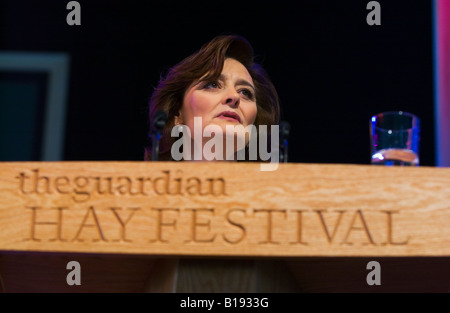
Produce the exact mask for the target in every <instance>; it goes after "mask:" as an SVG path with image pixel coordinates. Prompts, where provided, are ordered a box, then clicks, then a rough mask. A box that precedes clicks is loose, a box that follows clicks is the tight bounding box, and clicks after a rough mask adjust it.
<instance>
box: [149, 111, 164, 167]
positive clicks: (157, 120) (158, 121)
mask: <svg viewBox="0 0 450 313" xmlns="http://www.w3.org/2000/svg"><path fill="white" fill-rule="evenodd" d="M166 122H167V114H166V113H165V112H164V111H157V112H156V113H155V116H154V117H153V120H152V133H151V137H152V161H158V155H159V142H160V140H161V135H162V134H161V133H162V130H163V129H164V126H166Z"/></svg>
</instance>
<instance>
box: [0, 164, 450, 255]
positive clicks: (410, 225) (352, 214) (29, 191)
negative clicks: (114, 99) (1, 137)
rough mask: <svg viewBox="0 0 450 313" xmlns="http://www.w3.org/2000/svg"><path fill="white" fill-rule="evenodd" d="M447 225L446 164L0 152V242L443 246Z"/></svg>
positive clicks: (178, 247)
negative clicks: (45, 156)
mask: <svg viewBox="0 0 450 313" xmlns="http://www.w3.org/2000/svg"><path fill="white" fill-rule="evenodd" d="M449 225H450V169H449V168H431V167H384V166H365V165H337V164H334V165H331V164H279V167H278V169H277V170H275V171H261V170H260V167H259V164H258V163H227V162H215V163H203V162H190V163H187V162H2V163H0V251H1V250H3V251H42V252H44V251H45V252H78V253H113V254H140V255H151V256H256V257H259V256H282V257H298V256H317V257H319V256H450V226H449Z"/></svg>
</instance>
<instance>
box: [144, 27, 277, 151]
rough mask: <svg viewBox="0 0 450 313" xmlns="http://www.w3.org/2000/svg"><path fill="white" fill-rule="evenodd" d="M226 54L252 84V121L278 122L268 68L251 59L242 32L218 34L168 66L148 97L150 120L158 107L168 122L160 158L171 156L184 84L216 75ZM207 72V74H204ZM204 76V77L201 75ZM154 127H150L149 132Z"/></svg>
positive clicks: (248, 47) (184, 88)
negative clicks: (253, 89) (165, 115)
mask: <svg viewBox="0 0 450 313" xmlns="http://www.w3.org/2000/svg"><path fill="white" fill-rule="evenodd" d="M226 58H232V59H235V60H237V61H239V62H240V63H242V64H243V65H244V66H245V68H246V69H247V71H248V72H249V74H250V76H251V77H252V79H253V82H254V84H255V94H256V105H257V114H256V119H255V122H254V125H255V126H256V129H258V126H259V125H268V129H269V130H270V126H269V125H274V124H278V122H279V116H280V103H279V98H278V94H277V92H276V89H275V87H274V85H273V84H272V82H271V80H270V78H269V76H268V74H267V72H266V71H265V70H264V69H263V68H262V66H261V65H260V64H258V63H256V62H254V52H253V47H252V46H251V45H250V43H249V42H248V41H247V39H245V38H244V37H242V36H239V35H220V36H217V37H215V38H213V39H212V40H211V41H209V42H207V43H206V44H204V45H203V46H202V47H201V48H200V50H198V51H197V52H196V53H194V54H192V55H190V56H188V57H187V58H185V59H184V60H182V61H181V62H180V63H178V64H177V65H175V66H173V67H172V68H170V69H169V71H168V73H167V75H166V76H165V77H162V78H161V79H160V81H159V83H158V86H157V87H156V88H155V90H154V92H153V94H152V96H151V98H150V101H149V121H150V125H151V121H152V120H153V117H154V116H155V113H157V112H158V111H163V112H165V113H166V114H167V123H166V125H165V127H164V129H163V131H162V137H161V141H160V150H159V151H160V153H159V159H160V160H171V156H170V149H171V147H172V144H173V143H174V142H175V140H176V139H177V138H172V137H171V135H170V134H171V130H172V127H173V126H174V125H175V116H177V115H178V114H179V110H180V109H181V107H182V105H183V98H184V94H185V92H186V90H187V88H188V87H189V86H190V85H191V84H192V83H193V82H194V81H196V80H198V79H200V78H202V80H209V79H212V80H214V79H217V78H218V77H219V76H220V74H221V72H222V69H223V65H224V62H225V59H226ZM205 75H206V76H205ZM203 76H205V77H203ZM151 131H153V129H152V128H151V127H150V132H151ZM150 159H151V147H147V148H146V149H145V160H150Z"/></svg>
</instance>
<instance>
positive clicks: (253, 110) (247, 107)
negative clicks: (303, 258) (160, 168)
mask: <svg viewBox="0 0 450 313" xmlns="http://www.w3.org/2000/svg"><path fill="white" fill-rule="evenodd" d="M160 112H164V113H165V114H166V116H167V121H166V123H165V126H164V128H163V130H162V132H161V133H162V136H161V141H160V146H159V155H158V160H178V159H179V155H176V154H177V153H176V152H177V150H178V148H176V149H174V147H176V146H177V142H179V141H180V139H179V138H178V137H177V136H172V134H175V135H177V134H178V133H179V132H178V129H179V128H180V127H182V128H183V130H189V132H190V133H191V136H187V137H185V136H186V135H188V134H189V133H188V132H184V131H183V134H182V139H183V140H182V142H183V143H192V146H193V147H194V148H193V149H187V146H186V145H183V146H182V150H183V155H182V156H183V157H182V159H184V160H211V158H209V156H208V155H205V154H204V153H203V152H204V151H205V149H204V148H205V147H207V146H208V144H209V143H210V142H211V141H213V138H216V137H213V138H211V136H210V137H206V136H203V135H204V134H205V133H207V130H208V128H212V129H213V132H215V133H219V134H221V135H223V134H225V135H227V134H228V131H227V127H232V128H233V129H234V130H236V129H238V130H239V129H240V132H239V131H238V132H233V133H232V134H231V136H232V137H233V139H236V141H235V144H234V145H232V147H233V149H232V151H231V152H230V151H228V150H227V149H223V151H221V152H220V151H219V153H217V151H216V149H217V147H218V146H217V145H216V146H215V148H214V149H212V150H214V151H213V152H214V153H213V154H214V156H215V158H213V159H216V160H230V159H233V160H239V158H238V156H237V154H238V153H239V152H240V151H242V149H241V146H239V145H238V144H237V142H239V141H238V139H243V142H244V146H245V149H244V150H245V152H246V153H245V158H244V159H245V160H251V159H250V155H251V151H249V150H251V149H250V148H249V146H251V138H250V136H247V133H246V132H245V129H247V128H248V127H250V126H254V128H253V129H255V130H256V132H257V136H256V137H261V138H263V137H262V136H261V131H260V126H264V125H266V126H267V127H270V129H271V126H272V125H276V124H278V121H279V115H280V104H279V98H278V94H277V92H276V90H275V88H274V86H273V84H272V82H271V81H270V79H269V76H268V75H267V73H266V71H265V70H264V69H263V68H262V67H261V66H260V65H259V64H258V63H255V62H254V54H253V48H252V46H251V45H250V43H249V42H248V41H247V40H246V39H245V38H243V37H241V36H237V35H221V36H217V37H215V38H213V39H212V40H211V41H209V42H208V43H206V44H204V45H203V46H202V47H201V49H200V50H198V51H197V52H195V53H194V54H192V55H190V56H188V57H187V58H185V59H184V60H182V61H181V62H180V63H178V64H177V65H175V66H174V67H172V68H171V69H170V70H169V71H168V74H167V75H166V76H165V77H163V78H162V79H161V80H160V81H159V84H158V86H157V87H156V88H155V90H154V92H153V94H152V97H151V99H150V107H149V113H150V114H149V117H150V125H152V124H153V123H152V121H154V118H155V116H158V115H159V113H160ZM196 122H197V123H196ZM239 126H241V127H239ZM242 129H244V131H242ZM261 129H262V130H264V127H261ZM150 131H151V132H152V133H154V131H155V129H152V128H151V129H150ZM196 131H197V133H198V131H200V133H201V139H200V141H198V140H197V142H196V138H197V137H196V135H195V132H196ZM192 133H194V134H192ZM275 135H277V134H275V131H274V135H273V136H275ZM186 138H188V140H186V141H184V139H186ZM228 138H229V137H228ZM252 138H254V137H253V133H252ZM221 140H222V143H224V142H226V141H227V137H226V136H222V139H221ZM219 141H220V140H219ZM273 142H275V140H273V141H272V143H273ZM276 142H278V141H276ZM217 143H218V142H217ZM267 144H268V143H266V145H267ZM225 146H226V145H225ZM222 147H223V146H222ZM266 148H267V146H266ZM272 148H273V147H272ZM276 148H278V147H276ZM186 150H190V151H188V152H186ZM196 151H200V152H202V153H201V156H200V157H199V158H196ZM271 151H272V150H271ZM151 153H152V147H151V146H150V147H148V148H147V149H146V151H145V159H146V160H151V159H152V156H151ZM230 156H234V158H231V157H230ZM258 157H260V155H259V154H258ZM276 157H277V160H278V155H277V156H276ZM260 159H262V161H268V159H267V158H258V159H256V161H260ZM271 162H272V161H271ZM267 165H269V164H267ZM270 165H271V164H270ZM161 264H164V266H162V268H164V269H168V272H170V273H178V274H176V275H178V276H179V280H178V279H175V280H174V281H178V282H179V283H178V284H177V285H176V286H174V290H176V291H177V292H186V291H187V292H192V290H201V291H204V288H206V289H207V291H208V292H211V291H213V292H230V291H234V292H245V291H249V290H248V289H247V288H248V286H246V285H245V284H244V285H242V284H240V283H239V282H241V280H244V281H247V280H248V281H251V280H252V279H253V278H254V277H253V276H254V271H253V270H252V269H256V268H260V266H259V265H258V266H256V265H255V263H254V261H253V260H209V259H203V260H199V259H192V260H190V259H181V260H180V261H178V260H177V259H175V258H172V259H168V260H163V262H162V263H161ZM175 268H178V269H177V270H175ZM198 271H201V272H202V275H198ZM261 272H263V271H261ZM216 275H219V276H220V277H226V278H227V279H226V280H225V281H226V282H228V281H232V282H238V283H232V284H231V285H230V284H228V283H227V284H224V285H222V284H220V283H218V284H214V286H210V281H209V279H210V277H215V276H216ZM252 275H253V276H252ZM169 276H170V275H169ZM192 277H195V278H193V279H191V278H192ZM255 277H256V276H255ZM258 277H259V279H261V280H268V279H267V278H265V275H264V273H261V275H259V276H258ZM197 288H199V289H197Z"/></svg>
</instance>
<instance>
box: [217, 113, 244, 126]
mask: <svg viewBox="0 0 450 313" xmlns="http://www.w3.org/2000/svg"><path fill="white" fill-rule="evenodd" d="M216 117H217V118H220V119H224V120H228V121H230V122H238V123H240V122H241V118H240V117H239V115H238V114H237V113H234V112H231V111H224V112H221V113H219V115H217V116H216Z"/></svg>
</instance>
